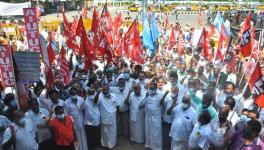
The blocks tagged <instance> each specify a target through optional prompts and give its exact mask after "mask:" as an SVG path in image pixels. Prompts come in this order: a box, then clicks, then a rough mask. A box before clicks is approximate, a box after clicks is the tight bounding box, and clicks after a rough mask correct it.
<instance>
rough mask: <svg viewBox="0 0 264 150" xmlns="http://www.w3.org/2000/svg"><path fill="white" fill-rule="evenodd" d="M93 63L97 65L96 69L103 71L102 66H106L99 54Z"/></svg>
mask: <svg viewBox="0 0 264 150" xmlns="http://www.w3.org/2000/svg"><path fill="white" fill-rule="evenodd" d="M95 65H97V67H98V68H97V70H101V71H104V68H105V66H106V61H105V60H104V57H103V56H99V57H98V60H96V61H95ZM97 70H96V71H97Z"/></svg>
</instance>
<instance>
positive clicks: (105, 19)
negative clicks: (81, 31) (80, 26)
mask: <svg viewBox="0 0 264 150" xmlns="http://www.w3.org/2000/svg"><path fill="white" fill-rule="evenodd" d="M100 21H101V27H102V28H103V29H104V30H106V31H107V32H109V31H113V21H112V17H111V14H110V12H109V10H108V7H107V2H106V3H105V5H104V8H103V10H102V14H101V20H100Z"/></svg>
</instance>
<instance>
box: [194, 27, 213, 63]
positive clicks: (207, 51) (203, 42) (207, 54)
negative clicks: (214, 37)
mask: <svg viewBox="0 0 264 150" xmlns="http://www.w3.org/2000/svg"><path fill="white" fill-rule="evenodd" d="M197 46H200V47H202V48H203V55H204V57H206V58H207V59H208V60H209V61H210V62H212V61H213V56H212V51H211V49H210V46H209V41H208V38H207V33H206V31H205V28H203V31H202V34H201V37H200V39H199V41H198V43H197Z"/></svg>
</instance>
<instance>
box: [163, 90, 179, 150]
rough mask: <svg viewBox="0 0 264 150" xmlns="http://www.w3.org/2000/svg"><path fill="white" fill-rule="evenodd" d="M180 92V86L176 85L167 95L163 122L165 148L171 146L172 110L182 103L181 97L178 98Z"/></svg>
mask: <svg viewBox="0 0 264 150" xmlns="http://www.w3.org/2000/svg"><path fill="white" fill-rule="evenodd" d="M178 92H179V88H178V87H176V86H172V87H171V91H170V93H169V94H168V95H167V96H166V98H165V101H164V104H163V109H164V112H163V113H164V114H163V123H162V129H163V130H162V133H163V149H169V146H170V145H171V144H170V142H171V139H170V136H169V132H170V129H171V123H172V115H171V114H172V110H173V108H174V107H175V106H177V105H178V104H179V103H181V99H178Z"/></svg>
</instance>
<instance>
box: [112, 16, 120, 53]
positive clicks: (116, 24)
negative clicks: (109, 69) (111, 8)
mask: <svg viewBox="0 0 264 150" xmlns="http://www.w3.org/2000/svg"><path fill="white" fill-rule="evenodd" d="M121 26H122V15H121V13H119V14H118V16H117V17H116V18H115V22H114V39H113V49H114V53H115V55H116V56H122V37H121V35H120V28H121Z"/></svg>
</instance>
